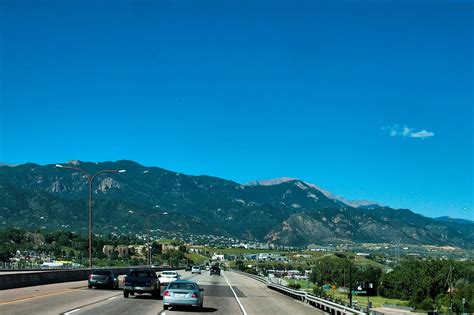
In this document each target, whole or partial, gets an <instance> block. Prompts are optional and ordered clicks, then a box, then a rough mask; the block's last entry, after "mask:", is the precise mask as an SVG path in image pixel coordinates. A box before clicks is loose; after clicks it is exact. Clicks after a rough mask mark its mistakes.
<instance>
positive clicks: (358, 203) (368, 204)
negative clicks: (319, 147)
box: [245, 177, 383, 208]
mask: <svg viewBox="0 0 474 315" xmlns="http://www.w3.org/2000/svg"><path fill="white" fill-rule="evenodd" d="M291 181H298V182H301V183H304V184H305V185H307V186H309V187H312V188H314V189H316V190H319V191H320V192H321V193H322V194H323V195H325V196H326V197H328V198H329V199H333V200H338V201H340V202H342V203H344V204H345V205H347V206H350V207H354V208H359V207H362V208H378V207H382V206H383V205H381V204H379V203H377V202H373V201H370V200H349V199H347V198H344V197H340V196H336V195H334V194H332V193H331V192H329V191H327V190H325V189H323V188H321V187H319V186H317V185H315V184H311V183H308V182H305V181H302V180H300V179H298V178H294V177H278V178H273V179H263V180H253V181H251V182H249V183H247V184H245V186H259V185H260V186H272V185H279V184H282V183H286V182H291Z"/></svg>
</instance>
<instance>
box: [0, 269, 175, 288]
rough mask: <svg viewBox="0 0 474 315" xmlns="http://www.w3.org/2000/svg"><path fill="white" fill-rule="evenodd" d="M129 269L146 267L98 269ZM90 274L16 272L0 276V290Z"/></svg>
mask: <svg viewBox="0 0 474 315" xmlns="http://www.w3.org/2000/svg"><path fill="white" fill-rule="evenodd" d="M131 268H146V266H138V267H127V268H98V269H107V270H113V271H114V272H116V273H117V274H119V275H124V274H127V272H128V271H129V270H130V269H131ZM152 269H153V270H155V271H163V270H182V269H183V268H152ZM94 270H95V269H94ZM89 274H90V270H89V269H77V270H47V271H40V272H38V271H35V272H18V273H14V272H11V273H8V274H2V275H0V290H5V289H14V288H22V287H30V286H35V285H44V284H52V283H60V282H71V281H81V280H87V279H88V277H89Z"/></svg>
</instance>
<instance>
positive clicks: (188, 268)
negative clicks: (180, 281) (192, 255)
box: [184, 265, 193, 271]
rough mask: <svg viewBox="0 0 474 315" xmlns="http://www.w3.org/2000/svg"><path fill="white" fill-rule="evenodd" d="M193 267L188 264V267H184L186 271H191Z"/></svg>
mask: <svg viewBox="0 0 474 315" xmlns="http://www.w3.org/2000/svg"><path fill="white" fill-rule="evenodd" d="M191 269H193V266H191V265H186V268H184V271H191Z"/></svg>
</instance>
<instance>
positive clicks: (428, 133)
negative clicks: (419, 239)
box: [410, 129, 434, 139]
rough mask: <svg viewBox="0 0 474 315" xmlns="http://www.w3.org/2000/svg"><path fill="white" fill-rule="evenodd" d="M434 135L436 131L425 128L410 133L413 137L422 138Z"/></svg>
mask: <svg viewBox="0 0 474 315" xmlns="http://www.w3.org/2000/svg"><path fill="white" fill-rule="evenodd" d="M433 136H434V132H431V131H428V130H425V129H423V130H422V131H418V132H413V133H411V134H410V137H412V138H421V139H424V138H428V137H433Z"/></svg>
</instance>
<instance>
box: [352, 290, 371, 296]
mask: <svg viewBox="0 0 474 315" xmlns="http://www.w3.org/2000/svg"><path fill="white" fill-rule="evenodd" d="M352 294H354V295H357V294H367V291H356V290H352Z"/></svg>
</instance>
